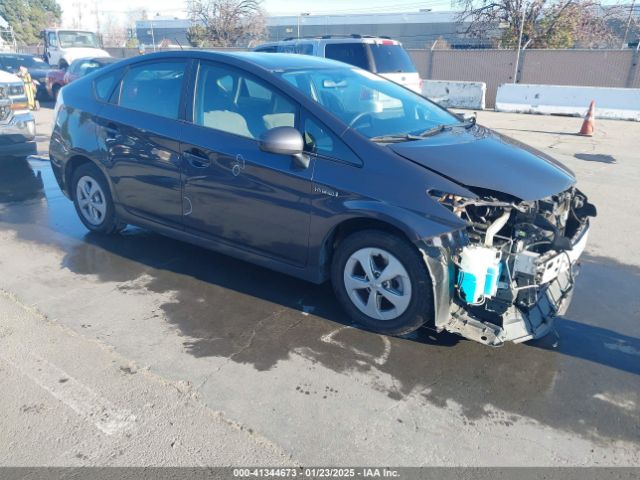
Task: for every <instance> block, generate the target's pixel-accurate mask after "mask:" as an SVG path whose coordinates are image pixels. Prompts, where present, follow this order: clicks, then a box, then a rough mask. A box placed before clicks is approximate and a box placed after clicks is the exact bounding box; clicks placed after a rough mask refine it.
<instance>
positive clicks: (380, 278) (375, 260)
mask: <svg viewBox="0 0 640 480" xmlns="http://www.w3.org/2000/svg"><path fill="white" fill-rule="evenodd" d="M343 278H344V286H345V289H346V291H347V294H348V295H349V298H350V299H351V302H352V303H353V304H354V305H355V306H356V307H357V308H358V310H360V311H361V312H362V313H364V314H365V315H367V316H369V317H371V318H374V319H376V320H394V319H396V318H398V317H399V316H400V315H402V314H403V313H404V312H405V311H406V310H407V308H408V307H409V303H410V302H411V280H410V279H409V274H408V273H407V270H406V268H405V267H404V265H402V262H400V260H398V259H397V258H396V257H395V256H393V255H392V254H391V253H389V252H387V251H386V250H383V249H380V248H362V249H360V250H357V251H356V252H354V253H353V254H351V256H350V257H349V259H348V260H347V262H346V264H345V267H344V275H343Z"/></svg>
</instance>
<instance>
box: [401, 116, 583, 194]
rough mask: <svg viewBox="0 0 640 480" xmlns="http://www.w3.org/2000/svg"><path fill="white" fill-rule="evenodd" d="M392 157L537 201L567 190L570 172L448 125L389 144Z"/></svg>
mask: <svg viewBox="0 0 640 480" xmlns="http://www.w3.org/2000/svg"><path fill="white" fill-rule="evenodd" d="M389 148H391V149H392V150H393V151H394V152H396V153H397V154H399V155H401V156H403V157H405V158H407V159H409V160H412V161H413V162H416V163H418V164H420V165H422V166H424V167H426V168H428V169H430V170H433V171H434V172H436V173H439V174H440V175H443V176H445V177H447V178H449V179H450V180H453V181H454V182H456V183H459V184H461V185H464V186H466V187H476V188H482V189H488V190H493V191H496V192H503V193H507V194H509V195H512V196H514V197H517V198H519V199H521V200H539V199H541V198H545V197H548V196H550V195H553V194H556V193H559V192H562V191H564V190H566V189H568V188H569V187H571V186H572V185H573V184H574V183H575V181H576V179H575V176H574V174H573V172H572V171H571V170H569V169H568V168H567V167H565V166H564V165H562V164H561V163H559V162H558V161H556V160H554V159H553V158H551V157H550V156H548V155H546V154H544V153H542V152H540V151H538V150H536V149H534V148H532V147H529V146H527V145H525V144H523V143H521V142H518V141H517V140H513V139H511V138H508V137H505V136H503V135H500V134H498V133H496V132H493V131H491V130H489V129H487V128H484V127H481V126H474V127H472V128H470V129H465V128H464V127H453V128H450V129H446V130H444V131H443V132H441V133H439V134H436V135H434V136H431V137H426V138H425V139H424V140H417V141H409V142H403V143H394V144H390V145H389Z"/></svg>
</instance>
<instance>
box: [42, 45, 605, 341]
mask: <svg viewBox="0 0 640 480" xmlns="http://www.w3.org/2000/svg"><path fill="white" fill-rule="evenodd" d="M50 156H51V163H52V166H53V170H54V172H55V175H56V178H57V180H58V183H59V184H60V187H61V188H62V190H63V191H64V193H65V194H66V195H67V196H68V197H69V198H70V199H71V200H73V201H74V203H75V206H76V210H77V212H78V215H79V217H80V219H81V220H82V222H83V223H84V225H85V226H86V227H87V228H88V229H89V230H91V231H94V232H99V233H103V234H112V233H116V232H119V231H120V230H122V229H123V228H124V227H125V226H126V224H134V225H138V226H141V227H145V228H148V229H151V230H154V231H157V232H160V233H162V234H165V235H169V236H172V237H175V238H179V239H182V240H185V241H188V242H192V243H195V244H198V245H202V246H205V247H208V248H211V249H214V250H217V251H220V252H223V253H226V254H229V255H233V256H236V257H239V258H242V259H245V260H247V261H250V262H254V263H256V264H259V265H263V266H266V267H268V268H272V269H274V270H278V271H281V272H285V273H287V274H290V275H294V276H297V277H299V278H301V279H304V280H307V281H311V282H316V283H321V282H324V281H325V280H328V279H330V280H331V282H332V284H333V287H334V290H335V293H336V296H337V299H338V300H339V301H340V303H341V304H342V306H343V307H344V309H345V311H346V313H347V314H348V315H349V317H350V318H351V319H353V320H354V321H356V322H357V323H358V324H360V325H362V326H364V327H365V328H369V329H372V330H375V331H378V332H382V333H387V334H395V335H398V334H406V333H408V332H411V331H413V330H415V329H417V328H419V327H420V326H422V325H425V324H426V325H427V326H430V327H433V328H435V329H437V330H448V331H451V332H455V333H458V334H460V335H462V336H464V337H467V338H470V339H473V340H476V341H478V342H481V343H484V344H488V345H499V344H501V343H503V342H505V341H514V342H522V341H526V340H530V339H532V338H537V337H540V336H542V335H544V334H546V333H547V332H548V331H549V330H550V328H551V323H552V319H553V317H554V316H556V315H558V314H562V312H563V311H564V310H565V309H566V307H567V306H568V303H569V301H570V299H571V293H572V291H573V287H574V281H575V275H574V273H575V272H574V266H575V264H576V262H577V260H578V257H579V256H580V254H581V253H582V251H583V249H584V247H585V244H586V241H587V235H588V230H589V220H588V218H589V217H590V216H594V215H595V213H596V212H595V207H593V205H591V204H590V203H589V202H588V201H587V198H586V197H585V195H584V194H582V193H581V192H580V191H579V190H577V189H576V187H575V177H574V175H573V174H572V173H571V171H569V170H568V169H567V168H565V167H564V166H562V165H561V164H559V163H558V162H556V161H554V160H553V159H551V158H549V157H548V156H546V155H545V154H543V153H541V152H538V151H536V150H534V149H532V148H529V147H527V146H525V145H522V144H519V143H517V142H515V141H513V140H510V139H508V138H506V137H503V136H501V135H499V134H497V133H495V132H492V131H490V130H488V129H486V128H483V127H481V126H479V125H476V123H475V120H474V119H473V118H470V119H465V118H462V117H459V116H456V115H454V114H452V113H449V112H448V111H447V110H445V109H443V108H440V107H439V106H437V105H436V104H434V103H432V102H430V101H429V100H427V99H425V98H423V97H421V96H419V95H417V94H415V93H413V92H411V91H410V90H407V89H405V88H403V87H402V86H400V85H397V84H395V83H392V82H389V81H388V80H385V79H384V78H382V77H380V76H378V75H375V74H373V73H370V72H368V71H364V70H360V69H358V68H355V67H352V66H350V65H346V64H343V63H339V62H335V61H331V60H326V59H321V58H315V57H309V56H301V55H286V54H260V53H233V54H231V53H228V54H222V53H214V52H204V51H200V52H164V53H159V54H153V55H145V56H142V57H137V58H135V59H129V60H127V61H124V62H120V63H118V64H116V65H111V66H109V67H106V68H104V69H103V70H101V71H100V72H97V73H94V74H91V75H89V76H87V77H84V78H82V79H80V80H78V81H76V82H74V83H73V84H71V85H69V86H67V87H65V88H64V89H63V90H62V91H61V94H60V96H59V97H58V103H57V105H56V119H55V127H54V131H53V134H52V138H51V147H50ZM122 241H126V238H123V240H122Z"/></svg>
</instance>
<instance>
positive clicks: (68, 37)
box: [58, 31, 100, 48]
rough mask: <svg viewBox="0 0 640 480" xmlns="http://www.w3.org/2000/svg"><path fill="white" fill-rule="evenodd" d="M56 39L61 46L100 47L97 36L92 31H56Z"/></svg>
mask: <svg viewBox="0 0 640 480" xmlns="http://www.w3.org/2000/svg"><path fill="white" fill-rule="evenodd" d="M58 39H59V41H60V46H61V47H62V48H74V47H79V48H100V42H98V37H97V35H96V34H95V33H92V32H72V31H60V32H58Z"/></svg>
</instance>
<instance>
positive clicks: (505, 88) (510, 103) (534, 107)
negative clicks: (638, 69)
mask: <svg viewBox="0 0 640 480" xmlns="http://www.w3.org/2000/svg"><path fill="white" fill-rule="evenodd" d="M591 100H595V102H596V118H613V119H617V120H635V121H640V88H608V87H574V86H563V85H527V84H513V83H505V84H503V85H500V86H499V87H498V93H497V95H496V110H497V111H499V112H515V113H540V114H544V115H572V116H584V115H586V113H587V110H588V109H589V103H590V102H591Z"/></svg>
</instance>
